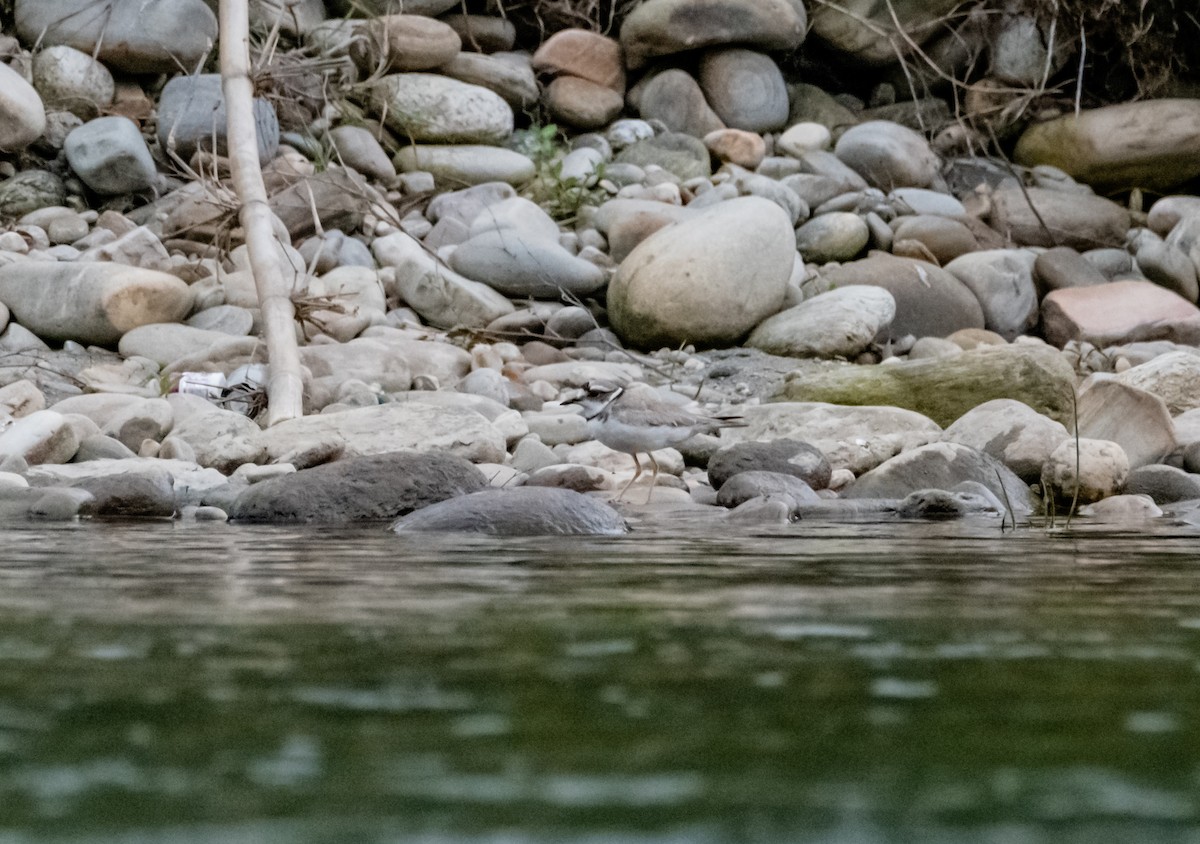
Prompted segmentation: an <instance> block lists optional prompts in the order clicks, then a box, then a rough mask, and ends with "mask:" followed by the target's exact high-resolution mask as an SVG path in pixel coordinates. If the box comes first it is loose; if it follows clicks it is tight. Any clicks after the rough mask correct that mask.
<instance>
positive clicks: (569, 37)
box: [533, 29, 625, 94]
mask: <svg viewBox="0 0 1200 844" xmlns="http://www.w3.org/2000/svg"><path fill="white" fill-rule="evenodd" d="M533 69H534V70H536V71H537V72H538V73H549V74H552V75H554V76H558V75H566V76H578V77H580V78H581V79H586V80H588V81H589V82H595V83H596V84H597V85H603V86H604V87H606V88H611V89H612V90H614V91H616V92H617V93H619V94H624V93H625V63H624V61H623V60H622V58H621V45H620V44H619V43H617V42H616V41H614V40H613V39H611V38H605V37H604V36H603V35H600V34H599V33H595V32H589V31H587V30H586V29H564V30H562V31H560V32H556V33H554V34H553V35H551V36H550V37H549V38H547V39H546V43H544V44H543V45H542V46H541V47H538V50H537V52H536V53H534V54H533Z"/></svg>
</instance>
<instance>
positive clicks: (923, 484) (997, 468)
mask: <svg viewBox="0 0 1200 844" xmlns="http://www.w3.org/2000/svg"><path fill="white" fill-rule="evenodd" d="M965 482H974V483H978V484H980V485H982V486H984V487H986V488H987V489H988V490H989V491H990V492H991V493H992V494H993V495H994V496H996V498H997V499H999V500H1001V501H1005V502H1007V503H1006V506H1007V507H1010V508H1011V509H1012V511H1013V513H1014V514H1016V515H1019V516H1023V515H1027V514H1029V513H1032V512H1035V511H1036V510H1037V509H1038V502H1037V501H1036V499H1034V497H1033V494H1032V493H1031V492H1030V491H1029V487H1028V486H1026V484H1025V483H1024V482H1023V481H1022V480H1021V479H1020V478H1018V477H1017V476H1016V475H1015V474H1013V473H1012V472H1011V471H1010V470H1009V469H1008V467H1007V466H1005V465H1004V464H1003V463H1001V462H1000V461H998V460H996V459H995V458H992V457H989V456H988V455H987V454H984V453H983V452H982V451H978V450H976V449H973V448H971V447H970V446H965V445H959V444H958V443H931V444H930V445H926V446H921V447H920V448H915V449H913V450H912V451H906V452H904V453H902V454H899V455H897V456H896V457H893V458H892V459H891V460H888V461H887V462H885V463H883V464H881V465H880V466H878V467H876V468H874V469H872V470H871V471H869V472H867V473H866V474H864V475H861V476H860V477H859V478H858V479H857V480H856V481H855V482H854V483H853V484H851V485H850V487H849V488H848V489H846V490H845V491H844V492H843V493H842V495H843V497H844V498H904V497H905V496H907V495H909V494H910V493H912V492H916V491H918V490H923V489H928V488H930V487H934V488H936V489H941V490H947V491H953V490H954V489H955V488H956V487H957V486H958V485H959V484H962V483H965Z"/></svg>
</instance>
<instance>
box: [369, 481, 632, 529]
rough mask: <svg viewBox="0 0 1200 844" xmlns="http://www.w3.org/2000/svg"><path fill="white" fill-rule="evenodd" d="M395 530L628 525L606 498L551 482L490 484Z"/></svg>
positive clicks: (426, 510) (414, 515) (412, 517)
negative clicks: (494, 486) (545, 484)
mask: <svg viewBox="0 0 1200 844" xmlns="http://www.w3.org/2000/svg"><path fill="white" fill-rule="evenodd" d="M392 529H393V530H394V531H395V532H396V533H399V534H406V533H418V532H430V531H436V532H439V533H483V534H489V535H492V536H578V535H602V536H615V535H618V534H622V533H625V532H626V531H627V530H628V528H627V527H626V525H625V520H624V519H623V518H621V514H620V513H618V512H617V511H616V510H614V509H613V508H612V507H609V506H608V505H607V504H605V503H604V502H602V501H599V500H597V499H595V498H589V497H587V496H586V495H582V494H580V493H578V492H575V491H574V490H570V489H556V488H553V487H517V488H515V489H491V490H484V491H482V492H476V493H472V494H471V495H464V496H461V497H459V498H452V499H450V500H448V501H442V502H440V503H438V504H433V505H430V506H429V507H426V508H424V509H423V510H417V511H416V512H415V513H410V514H409V515H407V516H404V517H403V518H401V519H400V520H399V521H397V522H396V523H395V524H394V525H393V526H392Z"/></svg>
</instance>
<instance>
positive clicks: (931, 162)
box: [833, 120, 941, 190]
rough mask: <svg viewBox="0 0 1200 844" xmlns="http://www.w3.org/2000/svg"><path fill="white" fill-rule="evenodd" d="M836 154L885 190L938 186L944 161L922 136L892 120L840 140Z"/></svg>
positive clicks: (856, 130)
mask: <svg viewBox="0 0 1200 844" xmlns="http://www.w3.org/2000/svg"><path fill="white" fill-rule="evenodd" d="M833 151H834V154H835V155H837V157H838V158H840V159H841V160H842V161H843V162H844V163H845V164H847V165H848V166H850V167H851V168H853V169H854V171H855V172H856V173H858V174H859V175H860V176H862V177H863V178H864V179H866V180H867V182H869V183H870V184H872V185H874V186H875V187H877V188H881V189H882V190H892V189H893V188H903V187H914V188H925V187H929V186H931V185H933V184H935V183H936V182H937V181H938V179H939V176H938V171H939V169H940V167H941V160H940V159H939V158H938V157H937V153H935V152H934V151H933V150H932V149H931V148H930V146H929V142H928V141H926V140H925V138H923V137H922V136H921V135H919V134H917V133H916V132H914V131H913V130H912V129H909V128H908V127H907V126H901V125H900V124H899V123H893V122H891V121H890V120H869V121H867V122H866V123H860V124H858V125H857V126H852V127H850V128H849V129H847V130H846V131H845V133H843V135H842V136H841V137H840V138H838V142H837V145H836V146H835V147H834V150H833Z"/></svg>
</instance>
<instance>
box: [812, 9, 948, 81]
mask: <svg viewBox="0 0 1200 844" xmlns="http://www.w3.org/2000/svg"><path fill="white" fill-rule="evenodd" d="M959 5H961V0H891V2H887V3H884V2H881V0H838V2H836V3H817V4H813V12H812V34H813V36H814V37H816V38H818V39H819V40H821V41H823V42H825V43H826V44H827V45H828V46H829V47H830V48H832V49H833V50H835V51H836V52H838V53H841V54H848V55H849V56H850V57H852V58H854V59H855V60H856V61H858V62H863V63H866V64H870V65H883V64H890V63H892V62H894V61H896V60H897V59H898V58H900V57H901V56H903V55H904V54H906V53H907V52H909V50H910V49H911V48H910V47H909V44H920V43H922V42H924V41H926V40H928V39H929V38H931V37H933V36H934V35H935V34H936V33H938V32H942V31H943V23H944V17H945V16H946V15H947V14H949V13H950V12H951V11H952V10H953V9H954V7H955V6H959ZM897 28H898V29H899V32H897ZM901 33H902V34H901Z"/></svg>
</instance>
